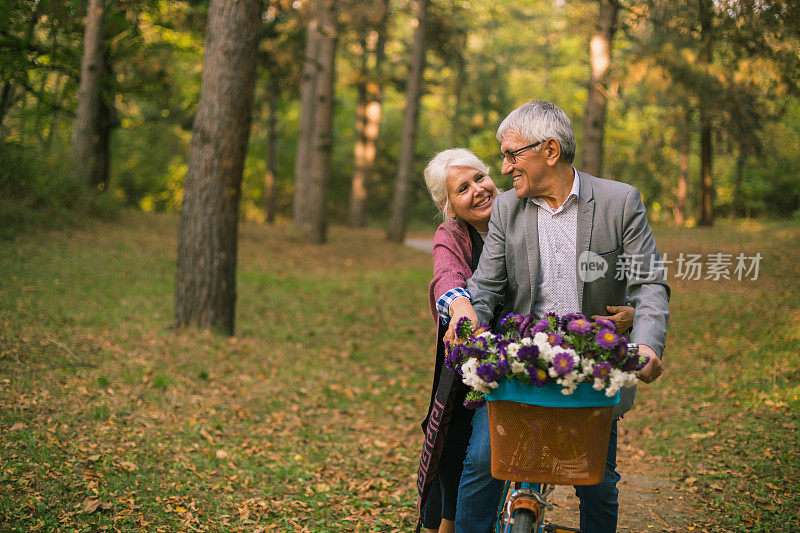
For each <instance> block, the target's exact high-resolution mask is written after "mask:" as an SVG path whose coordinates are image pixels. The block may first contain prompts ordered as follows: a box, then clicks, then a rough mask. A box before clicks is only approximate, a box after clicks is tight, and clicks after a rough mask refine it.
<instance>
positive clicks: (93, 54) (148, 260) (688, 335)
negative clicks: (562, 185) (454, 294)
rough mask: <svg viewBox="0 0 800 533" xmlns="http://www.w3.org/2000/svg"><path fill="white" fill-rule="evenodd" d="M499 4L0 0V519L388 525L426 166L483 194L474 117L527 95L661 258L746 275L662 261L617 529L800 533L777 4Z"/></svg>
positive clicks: (489, 122) (403, 476)
mask: <svg viewBox="0 0 800 533" xmlns="http://www.w3.org/2000/svg"><path fill="white" fill-rule="evenodd" d="M504 4H505V3H502V2H489V1H485V0H471V1H463V0H414V1H411V0H408V1H406V0H375V1H372V2H364V1H358V0H342V1H339V2H334V1H333V0H316V1H311V0H308V1H302V2H301V1H295V2H286V1H278V2H269V3H267V2H262V1H261V0H236V1H234V0H230V1H229V0H224V1H223V0H210V1H202V0H191V1H156V0H114V1H110V0H63V1H51V0H38V1H37V0H0V273H2V276H0V529H2V530H5V529H11V530H21V531H34V530H47V531H49V530H65V531H69V530H109V529H112V528H116V529H121V530H141V531H153V530H159V531H171V530H176V529H192V530H209V531H255V530H262V531H263V530H269V531H407V530H409V529H410V528H411V526H413V524H415V523H416V513H415V511H414V502H415V501H416V492H415V479H416V478H415V474H416V466H417V461H418V457H419V445H420V439H421V435H420V432H419V425H418V423H419V419H420V418H421V417H422V415H423V414H424V412H425V408H426V407H427V398H428V394H429V383H430V381H429V373H430V371H431V370H432V368H431V366H432V365H431V364H430V356H431V353H430V351H431V349H432V347H431V344H432V341H433V339H432V332H431V323H430V316H429V314H428V309H427V303H426V293H425V287H426V286H427V282H428V280H429V279H430V266H431V264H430V255H428V254H425V253H422V252H419V251H417V250H414V249H411V248H410V247H407V246H401V245H399V244H397V243H398V242H402V241H403V240H404V239H405V237H406V235H407V233H409V232H411V233H414V234H415V235H424V236H426V237H429V236H430V235H431V232H432V229H433V228H434V227H435V226H436V224H437V223H438V218H437V213H436V210H435V208H434V207H433V205H432V202H431V201H430V200H429V198H428V197H427V194H426V192H425V189H424V185H423V183H422V179H421V172H422V168H423V166H424V164H425V162H426V160H427V159H428V158H429V157H430V156H431V155H433V154H434V153H435V152H436V151H438V150H441V149H444V148H449V147H452V146H456V145H460V146H466V147H468V148H471V149H472V150H474V151H475V152H476V153H477V154H478V155H479V156H481V157H482V158H484V159H485V160H486V161H487V162H489V163H490V164H491V165H492V167H493V169H494V170H493V177H494V178H495V179H496V180H497V181H498V183H499V184H500V185H501V186H503V187H508V186H509V183H508V181H507V180H506V179H505V178H504V177H502V176H500V175H499V172H498V170H499V165H498V158H497V152H498V143H497V140H496V139H495V133H494V132H495V129H496V127H497V125H498V123H499V122H500V120H501V119H502V118H503V117H504V116H505V115H506V114H507V113H508V112H509V111H510V110H511V109H513V108H514V107H515V106H517V105H519V104H520V103H522V102H524V101H527V100H530V99H532V98H543V99H547V100H551V101H553V102H555V103H557V104H558V105H559V106H560V107H562V108H563V109H564V110H565V111H566V112H567V114H568V115H569V116H570V117H571V118H572V120H573V124H574V126H575V131H576V134H577V137H578V160H577V163H576V166H577V167H578V168H580V169H582V170H587V171H589V172H590V173H594V174H596V175H599V176H602V177H607V178H613V179H617V180H621V181H625V182H628V183H631V184H633V185H635V186H637V187H638V188H639V190H640V191H641V192H642V195H643V199H644V201H645V204H646V205H647V208H648V217H649V219H650V221H651V223H652V225H653V227H654V232H655V234H656V235H657V238H658V242H659V248H660V249H661V251H662V252H664V253H665V254H669V256H670V257H671V258H675V257H680V256H682V255H683V254H684V253H685V252H687V253H688V252H699V253H700V254H705V256H706V257H707V258H709V260H711V259H710V258H712V257H717V258H722V256H724V255H727V256H728V257H729V258H733V257H734V256H735V254H739V255H741V256H745V255H746V256H747V257H750V258H753V264H752V265H751V267H753V266H755V270H754V271H748V275H752V277H750V278H748V279H746V280H742V279H741V278H739V279H737V277H736V271H734V275H733V277H732V278H730V279H728V278H726V277H722V279H720V277H719V276H718V277H717V278H716V279H713V278H714V276H713V273H711V274H712V275H711V276H709V275H708V274H709V273H710V272H708V271H707V272H706V277H701V276H700V275H699V273H698V275H697V277H691V276H687V275H686V274H687V273H688V267H687V268H686V269H684V270H685V271H684V272H683V274H684V276H683V277H681V276H680V270H681V265H680V262H679V261H676V265H674V266H675V267H677V268H673V269H671V270H670V272H671V273H672V274H673V275H672V277H671V278H670V283H671V286H672V288H673V296H672V300H671V312H672V318H671V324H670V333H669V339H668V345H669V346H670V349H669V353H668V356H667V358H666V359H665V364H666V365H667V371H666V373H665V376H664V377H663V378H662V379H660V380H658V381H657V382H656V383H654V384H652V385H649V386H647V387H642V388H641V390H640V393H639V397H638V398H639V399H638V402H639V408H637V409H636V410H634V411H633V412H632V413H631V415H630V416H627V417H626V424H625V428H624V433H621V444H620V450H621V454H620V466H621V469H622V470H623V471H624V478H623V479H624V480H625V481H623V483H625V484H626V485H625V487H624V490H623V494H624V495H626V498H627V499H625V500H624V501H623V502H622V504H623V508H624V512H623V514H622V516H623V518H624V524H623V525H622V529H627V530H630V531H644V530H648V531H681V530H687V531H748V532H749V531H796V530H798V527H797V524H798V520H800V501H799V500H798V498H800V493H799V492H798V491H797V486H798V479H800V459H799V458H798V456H797V450H798V449H800V444H798V435H799V433H798V432H797V426H798V423H800V414H798V413H800V403H798V402H800V400H798V397H799V396H800V372H798V370H797V364H796V359H797V357H796V356H797V353H798V351H799V350H800V336H798V331H797V327H796V326H797V323H798V321H800V312H799V311H798V308H797V304H796V301H797V294H798V292H800V287H799V286H798V284H800V257H798V254H799V253H800V248H798V247H797V244H796V243H797V240H798V238H800V229H799V228H800V225H799V224H798V222H799V221H800V158H798V157H797V156H798V153H800V96H799V95H798V82H799V81H800V38H799V37H798V33H799V32H800V3H797V2H788V1H787V2H781V1H771V0H766V1H765V0H685V1H684V0H680V1H659V0H648V1H641V2H638V1H637V2H633V1H614V0H601V1H578V0H575V1H554V0H518V1H516V2H514V3H513V5H504ZM251 104H252V113H251ZM251 115H252V120H251ZM329 226H330V229H329ZM347 226H353V227H347ZM384 230H385V233H384ZM240 241H241V245H240V246H238V247H237V245H238V243H239V242H240ZM326 241H327V243H328V244H327V245H321V244H322V243H324V242H326ZM176 248H177V261H176V253H175V252H176ZM700 254H698V255H697V257H701V255H700ZM755 258H758V259H759V260H760V259H763V265H762V268H761V270H760V271H759V269H758V266H757V265H758V264H759V263H758V262H757V261H756V260H755ZM237 261H238V262H237ZM717 266H720V265H719V264H718V265H717ZM732 266H733V265H731V267H732ZM676 270H677V271H678V273H676V272H675V271H676ZM176 273H177V276H176ZM717 273H720V271H719V270H717ZM759 276H760V277H759ZM756 278H757V279H756ZM237 284H238V286H239V287H240V289H239V291H238V292H239V294H238V300H237V289H236V287H237ZM237 301H238V309H237V308H236V303H237ZM173 304H174V305H173ZM365 311H374V312H365ZM173 312H174V320H173V316H172V315H173ZM237 315H238V318H237ZM234 318H237V320H238V325H237V327H236V329H234ZM173 326H199V327H200V328H201V330H197V329H193V328H191V327H190V328H180V327H173ZM212 330H217V331H212ZM220 332H221V333H222V334H219V333H220ZM302 406H307V407H308V411H305V410H304V409H302ZM636 494H638V495H639V496H638V499H637V497H631V496H630V495H636ZM564 509H566V508H562V511H564ZM562 515H566V517H568V518H569V517H572V518H574V517H575V513H574V512H570V511H568V510H567V511H566V512H562Z"/></svg>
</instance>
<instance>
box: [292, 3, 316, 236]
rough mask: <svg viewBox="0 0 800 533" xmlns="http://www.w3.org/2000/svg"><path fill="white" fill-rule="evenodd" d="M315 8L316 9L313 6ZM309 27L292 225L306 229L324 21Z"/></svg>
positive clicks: (302, 79) (301, 89) (303, 76)
mask: <svg viewBox="0 0 800 533" xmlns="http://www.w3.org/2000/svg"><path fill="white" fill-rule="evenodd" d="M312 8H313V6H312ZM313 15H314V16H312V18H311V20H309V21H308V26H307V27H306V44H305V51H304V53H303V74H302V77H301V82H300V124H299V132H298V135H297V152H296V154H295V161H294V201H293V203H292V222H293V223H294V225H295V226H297V227H298V228H301V229H302V228H303V226H304V224H305V220H306V213H307V212H308V164H309V160H310V158H311V153H312V139H313V134H314V106H315V105H316V90H317V77H318V70H319V65H318V63H317V57H318V56H319V47H320V44H321V41H322V38H321V35H320V31H319V26H320V21H319V19H318V17H316V13H314V14H313Z"/></svg>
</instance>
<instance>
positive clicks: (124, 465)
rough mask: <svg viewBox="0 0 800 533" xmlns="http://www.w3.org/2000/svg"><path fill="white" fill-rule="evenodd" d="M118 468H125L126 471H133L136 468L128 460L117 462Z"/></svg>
mask: <svg viewBox="0 0 800 533" xmlns="http://www.w3.org/2000/svg"><path fill="white" fill-rule="evenodd" d="M119 466H120V468H122V469H124V470H127V471H128V472H133V471H135V470H136V465H135V464H133V463H132V462H130V461H122V462H121V463H120V464H119Z"/></svg>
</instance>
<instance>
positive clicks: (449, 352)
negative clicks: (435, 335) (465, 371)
mask: <svg viewBox="0 0 800 533" xmlns="http://www.w3.org/2000/svg"><path fill="white" fill-rule="evenodd" d="M461 346H462V345H461V344H450V342H449V341H448V342H447V344H446V345H445V355H444V364H445V365H447V368H449V369H450V370H453V371H457V372H459V373H460V371H461V369H460V368H459V366H460V365H459V363H461Z"/></svg>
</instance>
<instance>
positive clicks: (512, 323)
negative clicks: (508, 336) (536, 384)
mask: <svg viewBox="0 0 800 533" xmlns="http://www.w3.org/2000/svg"><path fill="white" fill-rule="evenodd" d="M523 318H524V317H523V316H522V315H515V314H514V313H510V314H508V315H506V316H505V317H504V318H503V319H502V320H500V324H499V325H500V327H501V328H503V329H504V330H505V331H511V330H516V329H518V328H519V326H520V324H522V320H523Z"/></svg>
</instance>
